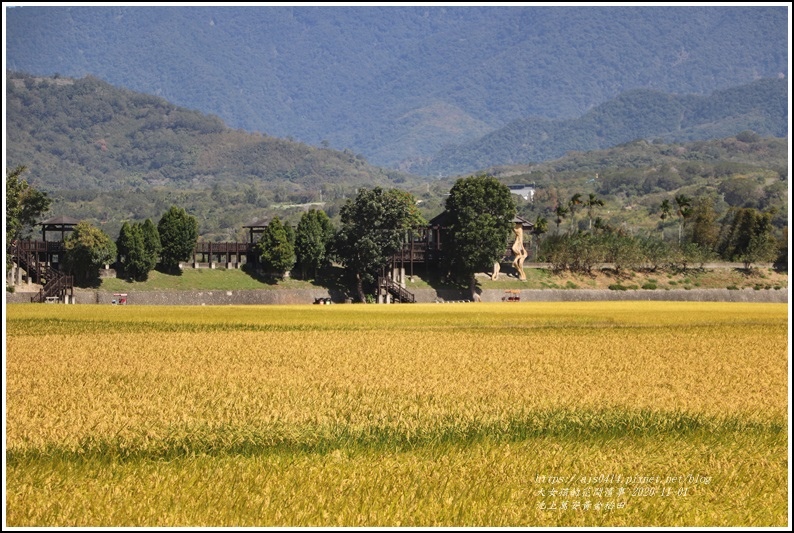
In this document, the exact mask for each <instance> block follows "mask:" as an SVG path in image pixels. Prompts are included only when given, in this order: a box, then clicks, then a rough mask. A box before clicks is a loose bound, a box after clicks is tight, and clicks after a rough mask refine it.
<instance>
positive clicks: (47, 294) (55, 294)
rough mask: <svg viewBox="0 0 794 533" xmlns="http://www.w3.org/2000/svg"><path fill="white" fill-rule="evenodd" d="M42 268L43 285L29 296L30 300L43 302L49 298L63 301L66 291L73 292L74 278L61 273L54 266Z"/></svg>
mask: <svg viewBox="0 0 794 533" xmlns="http://www.w3.org/2000/svg"><path fill="white" fill-rule="evenodd" d="M43 270H44V271H43V272H42V277H43V278H44V287H42V289H41V290H40V291H39V293H38V294H36V295H35V296H32V297H31V298H30V301H31V302H33V303H44V302H46V301H48V299H49V298H56V299H57V300H58V301H65V299H66V294H67V292H70V293H72V294H73V293H74V278H73V277H72V276H67V275H65V274H62V273H61V272H59V271H58V270H55V269H54V268H49V267H43Z"/></svg>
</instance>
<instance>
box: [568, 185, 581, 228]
mask: <svg viewBox="0 0 794 533" xmlns="http://www.w3.org/2000/svg"><path fill="white" fill-rule="evenodd" d="M580 205H582V195H581V194H580V193H576V194H574V195H573V196H571V199H570V200H568V209H570V211H571V230H573V224H574V222H575V221H576V209H577V207H578V206H580Z"/></svg>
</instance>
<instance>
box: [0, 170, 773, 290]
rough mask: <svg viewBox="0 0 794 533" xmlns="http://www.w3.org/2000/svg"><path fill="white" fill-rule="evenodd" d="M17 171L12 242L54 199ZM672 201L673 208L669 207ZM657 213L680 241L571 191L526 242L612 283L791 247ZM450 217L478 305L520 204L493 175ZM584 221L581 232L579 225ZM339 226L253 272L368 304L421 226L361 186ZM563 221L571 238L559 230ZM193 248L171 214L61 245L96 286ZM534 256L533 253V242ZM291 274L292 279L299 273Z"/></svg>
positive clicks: (708, 216)
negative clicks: (332, 284)
mask: <svg viewBox="0 0 794 533" xmlns="http://www.w3.org/2000/svg"><path fill="white" fill-rule="evenodd" d="M24 170H25V169H24V167H17V168H16V169H14V170H13V171H11V172H9V173H8V174H7V186H6V194H7V196H8V198H9V201H8V205H9V209H8V210H7V212H6V222H7V232H6V241H7V244H8V243H10V241H11V240H12V239H14V238H18V237H19V236H20V235H21V233H22V230H23V229H24V228H25V226H32V225H33V223H34V221H35V220H36V219H37V218H38V217H39V216H41V215H42V214H43V213H44V212H46V211H47V209H48V208H49V198H48V197H47V195H46V194H45V193H41V192H39V191H36V190H35V189H34V188H33V187H30V186H29V185H28V184H27V183H26V182H25V181H24V180H22V179H21V177H20V176H21V174H22V172H23V171H24ZM671 200H672V201H671ZM671 200H670V199H665V200H663V201H662V203H661V205H660V215H659V217H660V224H661V225H663V223H664V222H665V221H666V220H667V219H668V218H671V217H675V218H676V219H677V221H678V239H677V240H676V241H675V242H668V241H666V240H665V239H664V238H663V237H662V236H656V235H650V234H648V235H631V234H629V233H627V232H626V231H624V230H623V229H622V228H616V227H613V226H611V225H610V224H609V223H608V222H606V221H605V220H604V219H603V218H602V217H600V216H599V214H598V210H599V209H600V208H601V207H603V206H604V202H603V201H601V199H600V198H598V197H597V196H596V195H595V194H594V193H590V194H589V195H588V196H587V197H584V196H583V195H582V194H581V193H576V194H574V195H573V196H571V198H570V199H569V200H568V201H567V202H565V203H562V202H561V203H559V204H558V205H557V208H556V209H555V211H554V214H555V219H554V223H555V224H556V228H555V231H554V232H553V233H551V234H549V224H548V221H547V220H546V219H545V218H544V217H543V216H540V215H538V217H537V218H536V220H535V223H534V229H533V231H532V233H531V234H530V239H534V240H535V243H534V254H535V258H536V260H541V261H548V262H549V263H551V264H552V268H553V270H554V271H556V272H561V271H565V270H568V271H572V272H579V273H587V274H592V272H593V270H594V269H595V268H596V267H597V265H599V264H601V263H611V264H612V265H613V267H614V269H615V270H616V271H617V272H618V273H622V272H625V271H627V270H632V269H633V270H639V269H648V270H656V269H658V268H660V267H673V268H680V269H686V268H688V267H690V266H693V265H699V266H701V267H702V266H703V265H704V264H705V263H706V262H709V261H711V260H715V259H722V260H726V261H741V262H743V263H744V264H745V268H746V269H748V270H749V269H750V267H751V265H752V264H755V263H761V262H769V261H773V260H775V259H776V258H778V257H779V256H782V257H785V256H786V255H787V244H785V243H779V242H777V241H776V240H775V238H774V236H773V225H772V215H773V214H772V213H770V212H762V211H759V210H757V209H755V208H732V209H731V210H729V211H728V213H727V214H726V215H725V216H724V217H723V218H722V220H719V221H718V220H717V216H716V213H715V210H714V205H713V200H712V199H711V198H709V197H702V198H697V199H692V198H689V197H687V196H685V195H682V194H681V195H677V196H675V197H674V198H672V199H671ZM445 208H446V211H447V213H448V215H449V217H448V220H449V222H448V224H447V225H448V227H447V228H446V231H447V235H446V236H445V245H444V250H443V256H442V264H441V269H442V271H443V272H445V273H446V276H447V278H448V279H450V280H454V281H456V282H458V283H460V284H464V285H468V287H469V289H470V290H471V293H472V297H474V295H475V288H476V279H475V274H476V273H477V272H478V271H483V270H486V269H489V268H490V267H491V266H492V265H493V264H494V263H495V262H498V261H500V260H501V259H502V258H503V255H504V252H505V244H506V243H507V241H508V238H509V236H510V232H511V230H512V228H513V217H514V216H515V215H516V200H515V197H514V195H513V194H512V193H511V191H510V189H509V188H508V187H507V186H506V185H504V184H502V183H501V182H499V181H498V180H497V179H496V178H494V177H493V176H489V175H477V176H469V177H467V178H460V179H458V180H457V181H456V182H455V184H454V186H453V187H452V189H451V190H450V194H449V196H448V197H447V199H446V202H445ZM581 214H585V215H586V216H587V229H586V230H583V229H580V225H579V224H577V223H576V217H577V215H581ZM340 219H341V223H340V226H339V227H338V228H336V227H334V225H333V223H332V222H331V220H330V218H329V217H328V215H327V214H326V213H325V212H324V211H322V210H319V209H310V210H308V211H306V212H304V213H303V215H302V216H301V218H300V221H299V222H298V224H297V226H296V228H293V227H292V226H291V225H290V224H286V223H284V222H282V221H281V220H280V219H279V217H273V218H272V219H271V220H270V222H269V223H268V225H267V226H266V227H265V228H264V229H263V231H262V234H261V236H260V238H259V240H258V242H257V243H256V244H255V246H254V251H255V254H256V258H257V263H258V264H259V267H260V268H261V269H262V271H263V272H264V273H265V275H268V276H272V277H274V278H279V279H282V278H283V277H284V276H285V274H286V273H287V272H291V271H293V270H297V271H298V272H300V275H301V277H302V278H304V279H308V278H310V277H312V278H317V277H318V275H319V273H320V272H321V271H322V269H324V268H325V267H328V266H330V265H331V264H332V263H334V262H336V263H339V264H341V265H342V266H343V267H344V269H345V270H346V271H347V273H348V274H349V276H350V279H351V281H352V283H353V284H354V285H355V294H356V296H357V298H358V300H359V301H366V294H367V289H371V288H372V285H373V283H374V281H375V280H376V279H377V276H378V274H379V273H380V272H381V271H382V269H383V268H384V267H386V266H387V265H388V263H389V262H390V260H391V258H392V257H393V256H394V254H395V253H397V252H398V251H399V250H400V248H401V247H402V246H403V245H404V243H405V242H406V238H407V235H408V233H409V231H410V230H411V229H415V228H417V227H422V226H426V225H427V222H426V220H425V219H424V218H423V216H422V215H421V213H420V212H419V210H418V208H417V202H416V199H415V198H414V196H413V195H412V194H410V193H408V192H405V191H401V190H399V189H384V188H381V187H375V188H373V189H368V188H360V189H359V190H358V192H357V194H356V196H355V198H351V199H348V200H347V201H346V203H345V204H344V205H343V206H342V208H341V209H340ZM566 219H568V220H569V221H570V225H569V227H568V229H567V230H565V229H563V228H561V226H562V225H563V222H564V221H565V220H566ZM197 241H198V221H197V220H196V218H195V217H193V216H192V215H190V214H188V213H187V212H186V211H185V209H184V208H180V207H177V206H171V207H170V208H169V209H168V210H167V211H166V212H165V213H164V214H163V215H162V217H161V218H160V219H159V221H158V223H157V224H156V225H155V224H154V223H153V222H152V221H151V220H150V219H146V220H145V221H144V222H142V223H129V222H125V223H124V224H123V225H122V228H121V230H120V232H119V236H118V238H117V239H116V240H115V241H113V240H112V239H111V238H110V237H109V236H108V235H107V234H105V233H104V232H103V231H102V230H101V229H99V228H96V227H94V226H92V225H91V224H90V223H88V222H85V221H83V222H80V223H79V224H77V226H76V227H75V228H74V230H73V231H72V233H71V234H70V235H69V236H68V237H66V239H65V243H64V246H65V249H66V254H65V257H64V259H63V265H64V268H65V269H66V270H67V271H68V272H70V273H72V274H73V275H75V277H76V280H77V281H78V283H91V282H94V281H96V279H97V278H98V271H99V269H100V268H101V267H102V265H103V264H109V263H115V264H116V265H117V267H118V269H119V270H120V272H121V274H122V275H123V276H124V277H125V278H127V279H130V280H136V281H144V280H146V279H147V277H148V275H149V273H150V272H151V271H152V270H153V269H155V268H157V267H159V268H160V269H161V270H162V271H163V272H168V273H178V272H179V270H180V269H179V264H180V262H182V261H187V260H189V258H190V257H191V255H192V253H193V251H194V250H195V247H196V243H197ZM529 244H530V249H533V247H532V244H533V243H531V242H530V243H529ZM296 267H297V269H296Z"/></svg>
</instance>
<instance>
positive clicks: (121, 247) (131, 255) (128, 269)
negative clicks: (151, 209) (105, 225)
mask: <svg viewBox="0 0 794 533" xmlns="http://www.w3.org/2000/svg"><path fill="white" fill-rule="evenodd" d="M116 249H117V251H118V257H119V263H120V264H121V267H122V270H123V271H124V274H125V276H127V278H129V279H134V280H136V281H146V279H147V278H148V277H149V272H151V271H152V270H153V269H154V267H155V266H157V260H158V257H159V255H160V250H161V246H160V236H159V233H158V232H157V228H156V227H155V225H154V224H153V223H152V221H151V220H150V219H148V218H147V219H146V221H145V222H144V223H142V224H137V223H133V224H130V223H129V222H124V224H122V226H121V231H119V238H118V239H117V240H116Z"/></svg>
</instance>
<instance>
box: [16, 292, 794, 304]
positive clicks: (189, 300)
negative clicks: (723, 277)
mask: <svg viewBox="0 0 794 533" xmlns="http://www.w3.org/2000/svg"><path fill="white" fill-rule="evenodd" d="M413 292H414V295H415V296H416V301H417V302H425V303H432V302H454V301H466V300H470V296H469V293H468V291H456V290H446V289H438V290H436V289H415V290H414V291H413ZM33 294H34V293H30V292H15V293H6V301H7V302H8V303H29V302H30V297H31V296H33ZM504 296H505V292H504V290H497V289H489V290H484V291H482V293H481V294H480V298H481V300H482V301H483V302H500V301H502V298H504ZM520 296H521V301H522V302H586V301H608V300H626V301H631V300H657V301H665V300H666V301H691V302H775V303H788V290H787V289H781V290H767V289H762V290H754V289H742V290H736V291H731V290H728V289H692V290H683V289H675V290H629V291H612V290H593V289H524V290H522V291H521V292H520ZM114 298H115V297H114V296H113V293H112V292H106V291H98V290H85V289H75V303H78V304H111V303H112V301H113V299H114ZM316 298H331V299H332V300H333V301H334V302H335V303H342V302H344V296H343V295H341V294H338V293H336V291H328V290H325V289H302V290H288V289H270V290H268V289H263V290H247V291H160V292H149V291H141V292H130V293H129V295H128V297H127V303H128V304H130V305H136V304H137V305H272V304H312V303H314V300H315V299H316Z"/></svg>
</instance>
